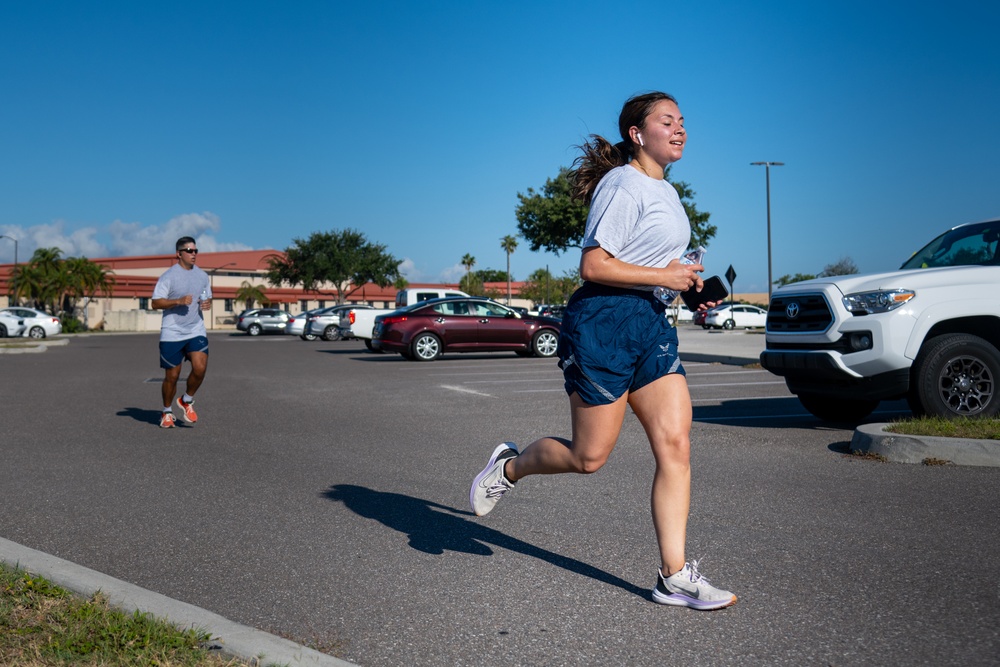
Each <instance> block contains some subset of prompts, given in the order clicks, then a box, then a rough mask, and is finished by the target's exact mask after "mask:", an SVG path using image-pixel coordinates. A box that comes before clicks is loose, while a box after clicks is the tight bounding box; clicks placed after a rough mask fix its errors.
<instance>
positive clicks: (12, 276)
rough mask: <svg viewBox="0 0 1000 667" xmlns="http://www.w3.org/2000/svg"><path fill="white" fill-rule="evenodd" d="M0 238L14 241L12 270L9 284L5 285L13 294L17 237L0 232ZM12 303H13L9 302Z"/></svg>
mask: <svg viewBox="0 0 1000 667" xmlns="http://www.w3.org/2000/svg"><path fill="white" fill-rule="evenodd" d="M0 239H10V240H11V241H13V242H14V270H13V271H12V272H11V274H10V284H9V285H8V286H7V287H8V289H10V293H11V294H14V288H13V285H14V274H15V273H17V239H15V238H14V237H13V236H7V235H6V234H0ZM9 305H14V304H9Z"/></svg>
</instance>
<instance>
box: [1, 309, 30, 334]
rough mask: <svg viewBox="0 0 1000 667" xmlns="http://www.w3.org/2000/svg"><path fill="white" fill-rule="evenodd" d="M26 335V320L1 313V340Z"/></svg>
mask: <svg viewBox="0 0 1000 667" xmlns="http://www.w3.org/2000/svg"><path fill="white" fill-rule="evenodd" d="M22 333H24V320H22V319H21V318H19V317H14V316H13V315H5V314H2V313H0V338H7V337H8V336H9V337H11V338H16V337H17V336H20V335H21V334H22Z"/></svg>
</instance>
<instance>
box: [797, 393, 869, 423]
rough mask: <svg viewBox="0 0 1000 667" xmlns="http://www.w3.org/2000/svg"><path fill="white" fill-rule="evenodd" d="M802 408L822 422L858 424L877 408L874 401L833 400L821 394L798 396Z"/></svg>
mask: <svg viewBox="0 0 1000 667" xmlns="http://www.w3.org/2000/svg"><path fill="white" fill-rule="evenodd" d="M799 401H800V402H801V403H802V407H804V408H805V409H806V410H808V411H809V412H810V413H811V414H813V415H814V416H816V417H819V418H820V419H822V420H824V421H830V422H844V423H853V422H859V421H861V420H862V419H864V418H865V417H867V416H868V415H870V414H871V413H872V411H873V410H874V409H875V408H876V407H877V406H878V401H876V400H866V399H855V398H834V397H832V396H823V395H821V394H799Z"/></svg>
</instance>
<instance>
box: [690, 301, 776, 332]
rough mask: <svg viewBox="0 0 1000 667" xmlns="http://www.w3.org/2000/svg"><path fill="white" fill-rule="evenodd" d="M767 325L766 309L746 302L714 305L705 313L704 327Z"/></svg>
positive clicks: (727, 327) (731, 327)
mask: <svg viewBox="0 0 1000 667" xmlns="http://www.w3.org/2000/svg"><path fill="white" fill-rule="evenodd" d="M766 325H767V311H766V310H764V309H763V308H758V307H757V306H751V305H749V304H746V303H737V304H734V305H729V304H726V305H724V306H716V307H715V308H712V309H711V310H709V311H708V313H707V314H706V315H705V323H704V324H703V325H702V326H703V327H704V328H706V329H708V328H712V329H735V328H740V329H753V328H755V327H761V328H763V327H764V326H766Z"/></svg>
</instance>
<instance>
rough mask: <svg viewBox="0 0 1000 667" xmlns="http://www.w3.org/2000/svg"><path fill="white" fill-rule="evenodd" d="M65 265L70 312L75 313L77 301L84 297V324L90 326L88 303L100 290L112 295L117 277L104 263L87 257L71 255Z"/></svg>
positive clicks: (86, 326) (85, 326) (82, 308)
mask: <svg viewBox="0 0 1000 667" xmlns="http://www.w3.org/2000/svg"><path fill="white" fill-rule="evenodd" d="M63 267H64V269H65V272H66V274H67V277H68V280H67V283H68V285H67V286H68V288H69V295H70V299H71V302H70V307H69V308H68V309H67V310H68V312H70V313H74V312H75V311H76V308H77V302H78V301H79V300H80V299H83V306H82V307H81V310H83V326H84V328H86V329H89V328H90V322H89V320H88V317H87V304H89V303H90V302H91V301H93V300H94V297H95V296H96V295H97V293H98V292H101V293H102V294H104V295H110V294H111V289H112V287H113V286H114V284H115V277H114V275H113V274H111V273H109V272H108V271H107V269H106V268H105V266H104V265H103V264H96V263H94V262H92V261H90V260H89V259H87V258H86V257H70V258H69V259H67V260H66V261H65V262H63Z"/></svg>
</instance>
